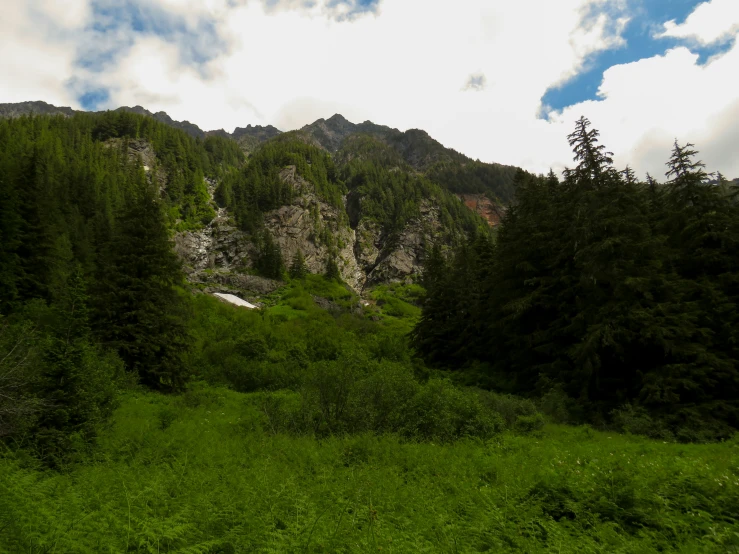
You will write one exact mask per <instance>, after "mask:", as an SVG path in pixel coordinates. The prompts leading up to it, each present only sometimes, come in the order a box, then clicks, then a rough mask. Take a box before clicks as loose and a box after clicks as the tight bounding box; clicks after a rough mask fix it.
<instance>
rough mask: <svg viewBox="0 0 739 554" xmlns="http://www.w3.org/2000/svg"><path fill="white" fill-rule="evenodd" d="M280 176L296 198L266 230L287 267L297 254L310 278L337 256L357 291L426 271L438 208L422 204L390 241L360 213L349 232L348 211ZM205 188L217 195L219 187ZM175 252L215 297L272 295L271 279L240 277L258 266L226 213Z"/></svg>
mask: <svg viewBox="0 0 739 554" xmlns="http://www.w3.org/2000/svg"><path fill="white" fill-rule="evenodd" d="M280 178H281V179H282V180H284V181H286V182H288V183H290V185H291V186H292V188H293V190H294V192H295V196H294V199H293V201H292V202H291V203H290V204H287V205H284V206H281V207H279V208H277V209H276V210H272V211H270V212H267V213H265V214H264V225H265V228H266V229H267V231H268V232H269V233H270V235H271V236H272V238H273V240H274V241H275V243H276V244H278V245H279V246H280V249H281V250H282V255H283V261H284V262H285V265H286V266H287V267H289V266H290V263H291V262H292V260H293V258H294V257H295V255H296V254H297V252H298V251H300V252H302V254H303V257H304V258H305V264H306V267H307V268H308V271H309V272H311V273H324V272H325V271H326V265H327V262H328V260H329V259H331V258H332V257H334V258H335V260H336V263H337V265H338V267H339V271H340V273H341V277H342V279H343V280H344V281H345V282H346V283H347V284H348V285H349V286H350V287H352V288H353V289H354V290H355V291H357V292H361V291H362V290H363V289H364V287H365V286H367V285H376V284H380V283H387V282H404V281H409V280H411V279H412V278H413V276H415V275H417V274H419V273H420V272H421V269H422V265H423V260H424V256H425V253H426V250H427V248H428V246H429V245H430V244H431V242H432V240H433V237H434V236H436V235H437V234H438V233H439V232H440V230H441V227H442V226H441V222H440V219H439V209H438V208H437V207H436V206H434V205H432V204H431V203H429V202H423V203H422V204H421V209H420V212H421V214H420V216H419V217H418V218H416V219H413V220H411V221H410V222H408V224H407V225H406V226H405V227H404V228H403V230H402V231H401V232H400V233H398V234H397V235H396V236H394V237H388V236H385V234H384V233H383V230H382V228H381V226H380V225H379V224H378V223H376V222H374V221H372V220H370V219H367V218H362V217H361V214H358V217H359V220H358V221H357V222H356V229H352V228H351V226H350V222H349V220H350V218H349V216H348V214H347V210H346V206H339V207H337V206H332V205H330V204H328V203H327V202H325V201H324V200H323V199H322V198H320V197H319V196H318V195H317V194H316V192H315V189H314V187H313V185H312V184H311V183H310V182H308V181H306V180H305V179H303V178H302V177H301V176H300V175H298V174H297V171H296V168H295V167H294V166H289V167H286V168H285V169H283V170H282V172H281V173H280ZM208 185H209V187H208V188H209V190H212V189H213V188H214V186H215V183H208ZM175 251H176V252H177V254H178V255H179V256H180V258H181V259H182V260H183V262H184V264H185V269H186V271H187V272H188V274H189V279H190V281H192V282H196V283H204V284H208V285H209V286H210V287H214V286H219V287H220V288H219V289H218V290H215V289H213V290H214V291H215V292H229V291H231V292H233V291H234V290H235V291H241V292H246V293H247V294H248V293H253V294H257V295H259V294H267V293H268V292H271V290H274V288H273V287H274V286H275V285H274V283H275V282H274V281H270V280H264V281H258V280H257V279H260V278H256V277H254V276H251V275H243V274H241V273H240V272H241V271H243V270H245V269H247V268H249V267H251V266H252V265H253V261H254V260H255V258H256V255H257V247H256V245H255V244H254V242H253V241H252V239H251V238H250V237H249V236H248V235H246V234H245V233H243V232H241V231H239V230H238V229H237V228H236V227H235V226H234V225H233V223H232V222H231V220H230V219H229V217H228V214H227V213H226V211H225V210H224V209H222V208H221V209H219V210H218V216H217V217H216V218H215V219H214V220H213V221H212V222H211V223H210V224H209V225H208V226H206V227H205V228H204V229H201V230H199V231H187V232H182V233H178V234H177V235H176V236H175ZM264 282H269V283H270V285H268V286H267V285H264Z"/></svg>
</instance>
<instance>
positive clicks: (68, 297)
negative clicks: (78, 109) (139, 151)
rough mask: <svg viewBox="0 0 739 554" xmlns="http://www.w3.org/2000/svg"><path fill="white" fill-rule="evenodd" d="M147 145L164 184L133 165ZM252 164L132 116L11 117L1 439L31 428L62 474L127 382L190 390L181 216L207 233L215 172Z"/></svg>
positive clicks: (4, 193)
mask: <svg viewBox="0 0 739 554" xmlns="http://www.w3.org/2000/svg"><path fill="white" fill-rule="evenodd" d="M139 139H143V140H144V141H146V143H147V144H149V145H151V146H153V148H154V150H155V152H156V156H157V159H158V160H160V161H161V165H162V166H163V168H162V169H163V172H162V173H161V174H162V175H163V176H164V179H165V182H164V188H162V183H161V182H160V179H159V177H158V175H159V173H158V172H159V170H160V168H157V167H153V168H149V171H145V169H144V167H143V165H142V161H141V160H140V159H138V158H137V157H136V156H132V155H131V152H130V149H129V147H128V145H129V141H137V140H139ZM239 160H240V158H239V156H238V155H237V154H235V152H234V151H233V149H232V148H230V146H228V145H223V144H220V143H219V142H218V141H217V140H212V139H206V141H205V142H200V141H196V140H195V139H192V138H191V137H188V136H187V135H185V134H184V133H183V132H181V131H177V130H174V129H171V128H169V127H166V126H164V125H162V124H160V123H158V122H156V121H154V120H151V119H148V118H145V117H142V116H137V115H133V114H128V113H124V112H116V113H112V112H111V113H105V114H95V115H90V114H80V115H75V116H73V117H70V118H64V117H22V118H18V119H13V120H3V121H0V318H1V319H0V335H1V336H0V360H2V362H0V381H1V382H2V383H3V384H4V385H6V384H7V385H8V388H7V390H3V391H0V435H3V436H6V435H13V436H18V434H19V433H23V432H29V433H31V434H32V436H33V437H34V444H35V446H36V448H37V449H38V452H39V453H40V454H41V455H42V457H43V458H44V459H47V460H48V461H50V462H52V463H54V464H59V463H62V462H63V460H64V459H66V458H65V457H68V456H69V455H71V454H70V453H71V452H73V451H75V448H77V447H74V444H77V443H79V444H82V445H84V444H86V443H87V440H88V439H89V438H90V437H91V433H93V431H94V428H95V425H96V424H97V423H98V422H99V421H101V420H102V419H103V418H104V416H105V414H106V413H108V412H109V411H110V409H112V402H113V398H114V397H115V390H116V388H117V387H118V386H119V385H120V383H121V382H123V381H125V380H127V379H128V380H134V381H140V382H141V383H143V384H145V385H147V386H149V387H152V388H155V389H162V390H176V389H178V388H180V387H181V386H182V384H183V382H184V380H185V377H186V370H185V364H183V363H182V355H183V352H184V350H185V348H184V347H185V344H186V342H185V341H186V337H187V310H186V307H185V304H183V301H182V299H181V296H180V295H179V293H178V292H177V291H176V285H178V284H179V283H180V282H181V280H182V273H181V270H180V267H179V262H178V260H177V258H176V257H175V255H174V253H173V251H172V248H171V244H170V238H169V233H170V231H169V227H170V226H171V225H173V224H175V222H174V221H172V218H171V213H172V211H173V210H174V211H176V212H178V213H177V216H178V218H182V217H185V218H189V219H187V220H185V223H188V224H192V225H197V224H199V223H198V221H197V220H194V219H193V218H196V219H197V218H202V217H203V215H204V214H206V212H207V211H208V210H209V211H210V212H212V208H211V207H210V206H209V205H208V204H207V203H206V200H207V194H204V193H205V192H206V191H205V186H206V185H205V181H204V176H205V175H212V176H216V175H218V174H219V173H220V172H222V171H223V167H224V166H227V165H229V164H231V163H233V162H239ZM187 206H190V207H191V208H192V211H191V212H190V214H189V215H186V214H187V213H188V212H187V210H188V208H187ZM124 371H125V373H124ZM125 375H128V376H129V377H128V378H126V377H125ZM4 385H3V386H4ZM75 441H76V442H75ZM79 444H78V446H79Z"/></svg>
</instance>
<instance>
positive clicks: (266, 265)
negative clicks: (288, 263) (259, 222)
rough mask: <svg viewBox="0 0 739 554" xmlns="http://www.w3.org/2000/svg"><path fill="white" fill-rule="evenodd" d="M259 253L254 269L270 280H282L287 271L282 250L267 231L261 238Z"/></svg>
mask: <svg viewBox="0 0 739 554" xmlns="http://www.w3.org/2000/svg"><path fill="white" fill-rule="evenodd" d="M258 247H259V252H258V255H257V259H256V260H255V263H254V267H255V268H256V269H257V271H259V272H260V273H261V274H262V275H263V276H265V277H268V278H270V279H281V278H282V274H283V273H284V271H285V263H284V262H283V260H282V250H281V249H280V245H279V244H277V243H276V242H275V241H274V239H273V238H272V235H271V234H270V232H269V231H267V230H266V229H265V230H264V231H263V232H262V233H261V235H260V236H259V243H258Z"/></svg>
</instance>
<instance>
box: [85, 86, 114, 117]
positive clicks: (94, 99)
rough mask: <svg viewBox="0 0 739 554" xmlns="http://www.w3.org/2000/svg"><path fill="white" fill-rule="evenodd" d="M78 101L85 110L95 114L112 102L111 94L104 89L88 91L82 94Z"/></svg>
mask: <svg viewBox="0 0 739 554" xmlns="http://www.w3.org/2000/svg"><path fill="white" fill-rule="evenodd" d="M78 100H79V102H80V105H81V106H82V109H83V110H85V111H93V112H94V111H96V110H97V109H98V108H99V107H100V106H103V105H105V103H106V102H108V100H110V93H109V92H108V90H106V89H103V88H100V89H93V90H88V91H86V92H84V93H83V94H81V95H80V96H79V98H78Z"/></svg>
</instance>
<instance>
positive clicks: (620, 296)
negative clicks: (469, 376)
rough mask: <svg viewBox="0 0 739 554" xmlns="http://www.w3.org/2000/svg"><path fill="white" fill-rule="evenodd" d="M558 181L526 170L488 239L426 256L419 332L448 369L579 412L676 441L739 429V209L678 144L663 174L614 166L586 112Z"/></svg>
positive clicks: (426, 351)
mask: <svg viewBox="0 0 739 554" xmlns="http://www.w3.org/2000/svg"><path fill="white" fill-rule="evenodd" d="M569 141H570V144H571V145H572V147H573V148H574V153H575V160H576V162H577V166H576V167H575V168H574V169H568V170H566V171H565V172H564V179H563V181H560V180H559V179H558V178H557V176H555V175H554V174H553V173H551V172H550V174H549V175H548V176H546V177H543V176H539V177H537V176H532V175H528V174H526V173H524V172H523V171H521V172H519V173H518V175H517V176H516V186H517V201H516V203H515V204H514V205H512V206H511V207H510V209H509V210H508V212H507V214H506V216H505V217H504V219H503V222H502V224H501V227H500V230H499V234H498V236H497V242H496V244H492V243H491V242H490V241H488V240H487V239H486V238H484V237H477V238H474V239H473V240H471V241H470V243H469V244H467V245H465V246H464V247H463V248H461V249H460V250H459V251H457V252H456V254H455V256H454V258H453V259H452V260H447V259H445V258H444V256H442V255H441V253H440V252H439V251H438V250H436V251H435V252H433V253H432V255H431V256H429V263H428V268H427V271H426V275H425V277H424V279H425V285H426V287H427V289H428V296H427V299H426V301H425V305H424V309H423V315H422V319H421V321H420V323H419V325H418V326H417V328H416V330H415V332H414V342H415V345H416V347H417V349H418V351H419V353H420V354H421V355H422V356H423V357H424V358H425V359H426V360H427V361H428V362H430V363H432V364H434V365H437V366H441V367H454V368H461V367H467V368H468V369H469V368H472V369H473V370H474V372H475V373H476V375H477V377H476V378H477V379H478V380H479V381H480V382H484V383H486V384H487V386H494V387H500V388H505V389H508V390H511V391H515V392H518V393H525V394H544V393H547V392H551V391H552V390H553V389H557V390H561V391H562V392H563V393H564V394H565V395H566V397H567V398H568V399H569V400H568V401H567V402H568V404H569V408H570V411H571V413H572V415H573V417H575V418H577V419H580V420H583V419H586V420H590V421H597V422H598V421H604V420H606V419H608V418H609V417H615V416H618V415H619V414H623V411H624V410H628V411H629V413H632V414H637V415H639V417H641V418H642V419H643V420H644V422H648V425H647V424H646V423H645V425H647V426H649V425H653V429H655V430H659V431H654V432H663V431H664V432H673V433H677V434H678V436H679V437H680V438H682V439H684V440H692V439H696V438H714V437H719V436H726V435H728V434H729V433H730V430H731V429H732V428H733V429H736V428H739V349H738V348H737V345H738V344H739V206H738V205H737V202H736V192H737V189H736V188H733V189H732V187H731V186H730V185H729V184H728V183H726V182H725V180H723V179H722V178H720V179H719V181H720V183H718V184H711V183H709V182H708V180H707V175H706V173H705V172H704V170H703V164H702V163H700V162H699V161H697V160H696V155H697V152H696V151H695V150H694V149H693V145H691V144H687V145H685V146H681V145H679V144H677V143H676V144H675V147H674V149H673V151H672V155H671V158H670V160H669V162H668V163H667V166H668V171H667V173H666V176H667V179H668V180H667V182H666V183H664V184H660V183H657V182H656V181H655V180H654V179H653V178H651V177H648V179H647V182H640V181H638V180H637V179H636V177H635V175H634V172H633V171H632V170H631V169H629V168H627V169H626V170H624V171H621V172H619V171H617V170H616V169H615V168H614V167H613V161H612V158H611V154H610V153H609V152H607V151H606V150H605V147H604V146H602V145H600V144H598V131H597V130H595V129H592V128H591V127H590V123H589V121H588V120H587V119H584V118H583V119H581V120H580V121H578V123H577V126H576V129H575V132H574V133H572V134H571V135H569Z"/></svg>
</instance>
